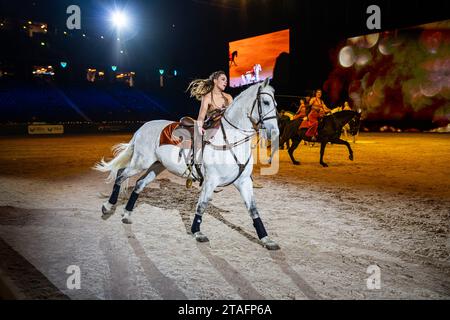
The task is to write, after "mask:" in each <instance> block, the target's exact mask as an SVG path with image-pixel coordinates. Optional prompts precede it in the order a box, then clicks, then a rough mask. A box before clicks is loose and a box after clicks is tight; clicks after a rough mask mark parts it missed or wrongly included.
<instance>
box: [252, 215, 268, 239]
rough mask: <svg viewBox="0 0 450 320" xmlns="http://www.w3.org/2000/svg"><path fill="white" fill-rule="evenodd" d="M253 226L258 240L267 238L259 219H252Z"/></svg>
mask: <svg viewBox="0 0 450 320" xmlns="http://www.w3.org/2000/svg"><path fill="white" fill-rule="evenodd" d="M253 226H254V227H255V229H256V233H257V234H258V238H259V239H262V238H264V237H267V232H266V228H264V224H263V222H262V221H261V218H256V219H253Z"/></svg>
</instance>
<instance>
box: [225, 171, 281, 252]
mask: <svg viewBox="0 0 450 320" xmlns="http://www.w3.org/2000/svg"><path fill="white" fill-rule="evenodd" d="M234 186H235V187H236V188H237V189H238V190H239V192H240V193H241V196H242V199H243V200H244V202H245V206H246V207H247V210H248V212H249V214H250V217H251V218H252V219H253V226H254V227H255V229H256V233H257V234H258V238H259V239H260V240H261V243H262V245H263V246H264V247H265V248H267V249H268V250H279V249H280V246H279V245H278V244H277V243H276V242H275V241H273V240H272V239H270V238H269V236H268V235H267V231H266V229H265V228H264V224H263V222H262V220H261V217H260V216H259V213H258V209H257V208H256V203H255V199H254V196H253V181H252V179H251V178H250V177H245V178H241V179H238V181H236V182H235V183H234Z"/></svg>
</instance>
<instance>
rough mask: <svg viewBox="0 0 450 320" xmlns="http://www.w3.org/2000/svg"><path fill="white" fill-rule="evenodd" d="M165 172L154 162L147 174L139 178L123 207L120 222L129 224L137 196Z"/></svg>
mask: <svg viewBox="0 0 450 320" xmlns="http://www.w3.org/2000/svg"><path fill="white" fill-rule="evenodd" d="M164 170H165V168H164V166H163V165H162V164H161V163H159V162H156V163H154V164H153V165H152V166H151V167H150V168H149V169H148V170H147V172H146V173H145V174H144V175H143V176H142V177H140V178H139V180H138V181H137V182H136V185H135V187H134V190H133V192H132V193H131V196H130V198H129V199H128V202H127V205H126V206H125V209H124V211H123V214H122V222H123V223H125V224H131V223H132V221H131V217H130V216H131V213H132V212H133V209H134V206H135V204H136V201H137V199H138V197H139V194H140V193H141V192H142V190H144V188H145V187H146V186H147V185H148V184H149V183H150V182H152V181H153V180H155V178H156V177H157V176H158V175H159V174H160V173H161V172H163V171H164Z"/></svg>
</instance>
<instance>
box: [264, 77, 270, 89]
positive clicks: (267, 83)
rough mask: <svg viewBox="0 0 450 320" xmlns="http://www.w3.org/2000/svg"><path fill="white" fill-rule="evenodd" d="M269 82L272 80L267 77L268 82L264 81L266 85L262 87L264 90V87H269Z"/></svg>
mask: <svg viewBox="0 0 450 320" xmlns="http://www.w3.org/2000/svg"><path fill="white" fill-rule="evenodd" d="M269 82H270V78H269V77H267V78H266V80H264V83H263V85H262V86H263V88H264V87H267V86H268V85H269Z"/></svg>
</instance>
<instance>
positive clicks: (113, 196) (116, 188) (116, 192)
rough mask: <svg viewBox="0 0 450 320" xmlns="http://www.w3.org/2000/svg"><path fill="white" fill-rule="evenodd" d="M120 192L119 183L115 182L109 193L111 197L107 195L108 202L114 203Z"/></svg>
mask: <svg viewBox="0 0 450 320" xmlns="http://www.w3.org/2000/svg"><path fill="white" fill-rule="evenodd" d="M119 192H120V184H115V185H114V187H113V192H112V193H111V197H109V203H111V204H116V203H117V199H119Z"/></svg>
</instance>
